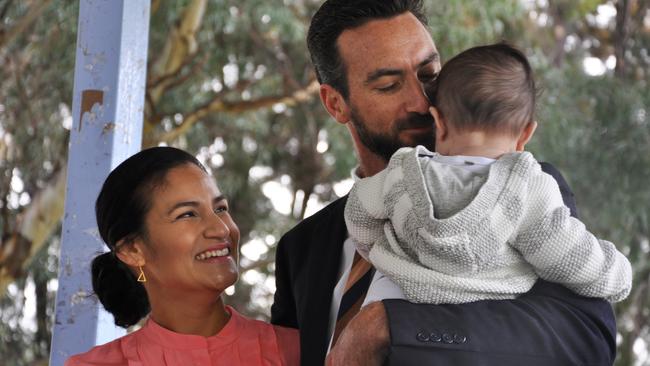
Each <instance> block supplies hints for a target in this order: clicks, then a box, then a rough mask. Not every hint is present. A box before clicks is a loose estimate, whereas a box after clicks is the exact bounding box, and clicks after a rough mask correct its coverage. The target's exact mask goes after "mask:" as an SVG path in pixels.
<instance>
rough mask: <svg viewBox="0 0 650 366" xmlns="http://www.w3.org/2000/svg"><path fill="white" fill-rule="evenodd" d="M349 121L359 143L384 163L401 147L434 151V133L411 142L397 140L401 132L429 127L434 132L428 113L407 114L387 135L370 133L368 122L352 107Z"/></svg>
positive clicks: (431, 118) (431, 119) (433, 124)
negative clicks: (419, 146) (416, 147)
mask: <svg viewBox="0 0 650 366" xmlns="http://www.w3.org/2000/svg"><path fill="white" fill-rule="evenodd" d="M350 119H351V121H352V124H353V125H354V128H355V129H356V131H357V135H358V136H359V139H360V140H361V143H362V144H363V145H364V146H365V147H367V148H368V150H370V151H371V152H373V153H374V154H376V155H378V156H380V157H381V158H382V159H384V160H385V161H386V162H388V161H389V160H390V157H391V156H393V154H394V153H395V152H396V151H397V150H399V149H400V148H402V147H413V146H417V145H423V146H424V147H426V148H427V149H429V150H430V151H435V143H436V138H435V134H434V133H432V134H431V135H430V136H429V135H421V136H418V137H416V139H415V140H414V141H413V142H405V141H400V139H399V134H400V132H401V131H403V130H406V129H411V128H422V127H431V128H433V131H434V132H435V122H434V120H433V116H432V115H431V114H429V113H426V114H417V113H409V115H408V116H407V117H406V118H404V119H400V120H397V121H395V122H394V123H393V125H392V126H391V129H390V131H388V132H387V133H375V132H371V131H370V130H369V129H368V122H367V121H365V120H364V119H363V118H362V117H361V115H360V114H359V113H358V111H357V109H356V108H354V107H352V108H351V109H350Z"/></svg>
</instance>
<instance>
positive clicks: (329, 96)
mask: <svg viewBox="0 0 650 366" xmlns="http://www.w3.org/2000/svg"><path fill="white" fill-rule="evenodd" d="M320 99H321V101H322V102H323V105H324V106H325V109H327V112H329V114H330V115H331V116H332V117H333V118H334V119H335V120H336V122H338V123H341V124H346V123H348V122H349V121H350V108H349V107H348V103H347V102H346V101H345V98H343V95H341V93H339V92H338V91H337V90H336V89H334V88H333V87H332V86H331V85H328V84H321V86H320Z"/></svg>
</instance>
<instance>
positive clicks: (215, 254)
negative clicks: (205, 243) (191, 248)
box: [196, 248, 230, 260]
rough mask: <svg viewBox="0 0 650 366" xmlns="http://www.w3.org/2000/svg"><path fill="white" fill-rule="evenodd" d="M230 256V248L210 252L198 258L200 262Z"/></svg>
mask: <svg viewBox="0 0 650 366" xmlns="http://www.w3.org/2000/svg"><path fill="white" fill-rule="evenodd" d="M228 254H230V248H223V249H218V250H208V251H207V252H203V253H201V254H199V255H197V256H196V259H198V260H205V259H209V258H213V257H225V256H227V255H228Z"/></svg>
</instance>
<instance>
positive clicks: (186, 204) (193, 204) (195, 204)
mask: <svg viewBox="0 0 650 366" xmlns="http://www.w3.org/2000/svg"><path fill="white" fill-rule="evenodd" d="M198 206H199V203H198V202H197V201H183V202H178V203H176V204H175V205H174V206H172V207H171V208H170V209H169V211H167V215H169V214H171V213H172V212H174V210H176V209H178V208H181V207H198Z"/></svg>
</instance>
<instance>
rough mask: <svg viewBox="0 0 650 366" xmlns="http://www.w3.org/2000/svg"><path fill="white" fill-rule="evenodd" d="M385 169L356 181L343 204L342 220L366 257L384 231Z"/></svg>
mask: <svg viewBox="0 0 650 366" xmlns="http://www.w3.org/2000/svg"><path fill="white" fill-rule="evenodd" d="M387 175H388V169H384V170H382V171H381V172H379V173H377V174H375V175H373V176H372V177H368V178H363V179H360V180H359V181H357V182H356V183H355V184H354V186H353V187H352V190H351V191H350V194H349V196H348V201H347V203H346V205H345V215H344V216H345V224H346V226H347V228H348V232H349V233H350V237H351V238H352V239H353V241H354V243H355V245H356V247H357V251H358V252H359V254H361V256H363V257H364V258H366V259H368V254H369V253H370V250H371V249H372V247H373V246H374V244H375V243H376V242H377V240H378V239H379V238H381V237H382V236H383V235H384V223H385V222H386V220H387V219H388V216H387V213H386V208H385V206H384V194H383V192H384V183H385V181H386V176H387Z"/></svg>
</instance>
